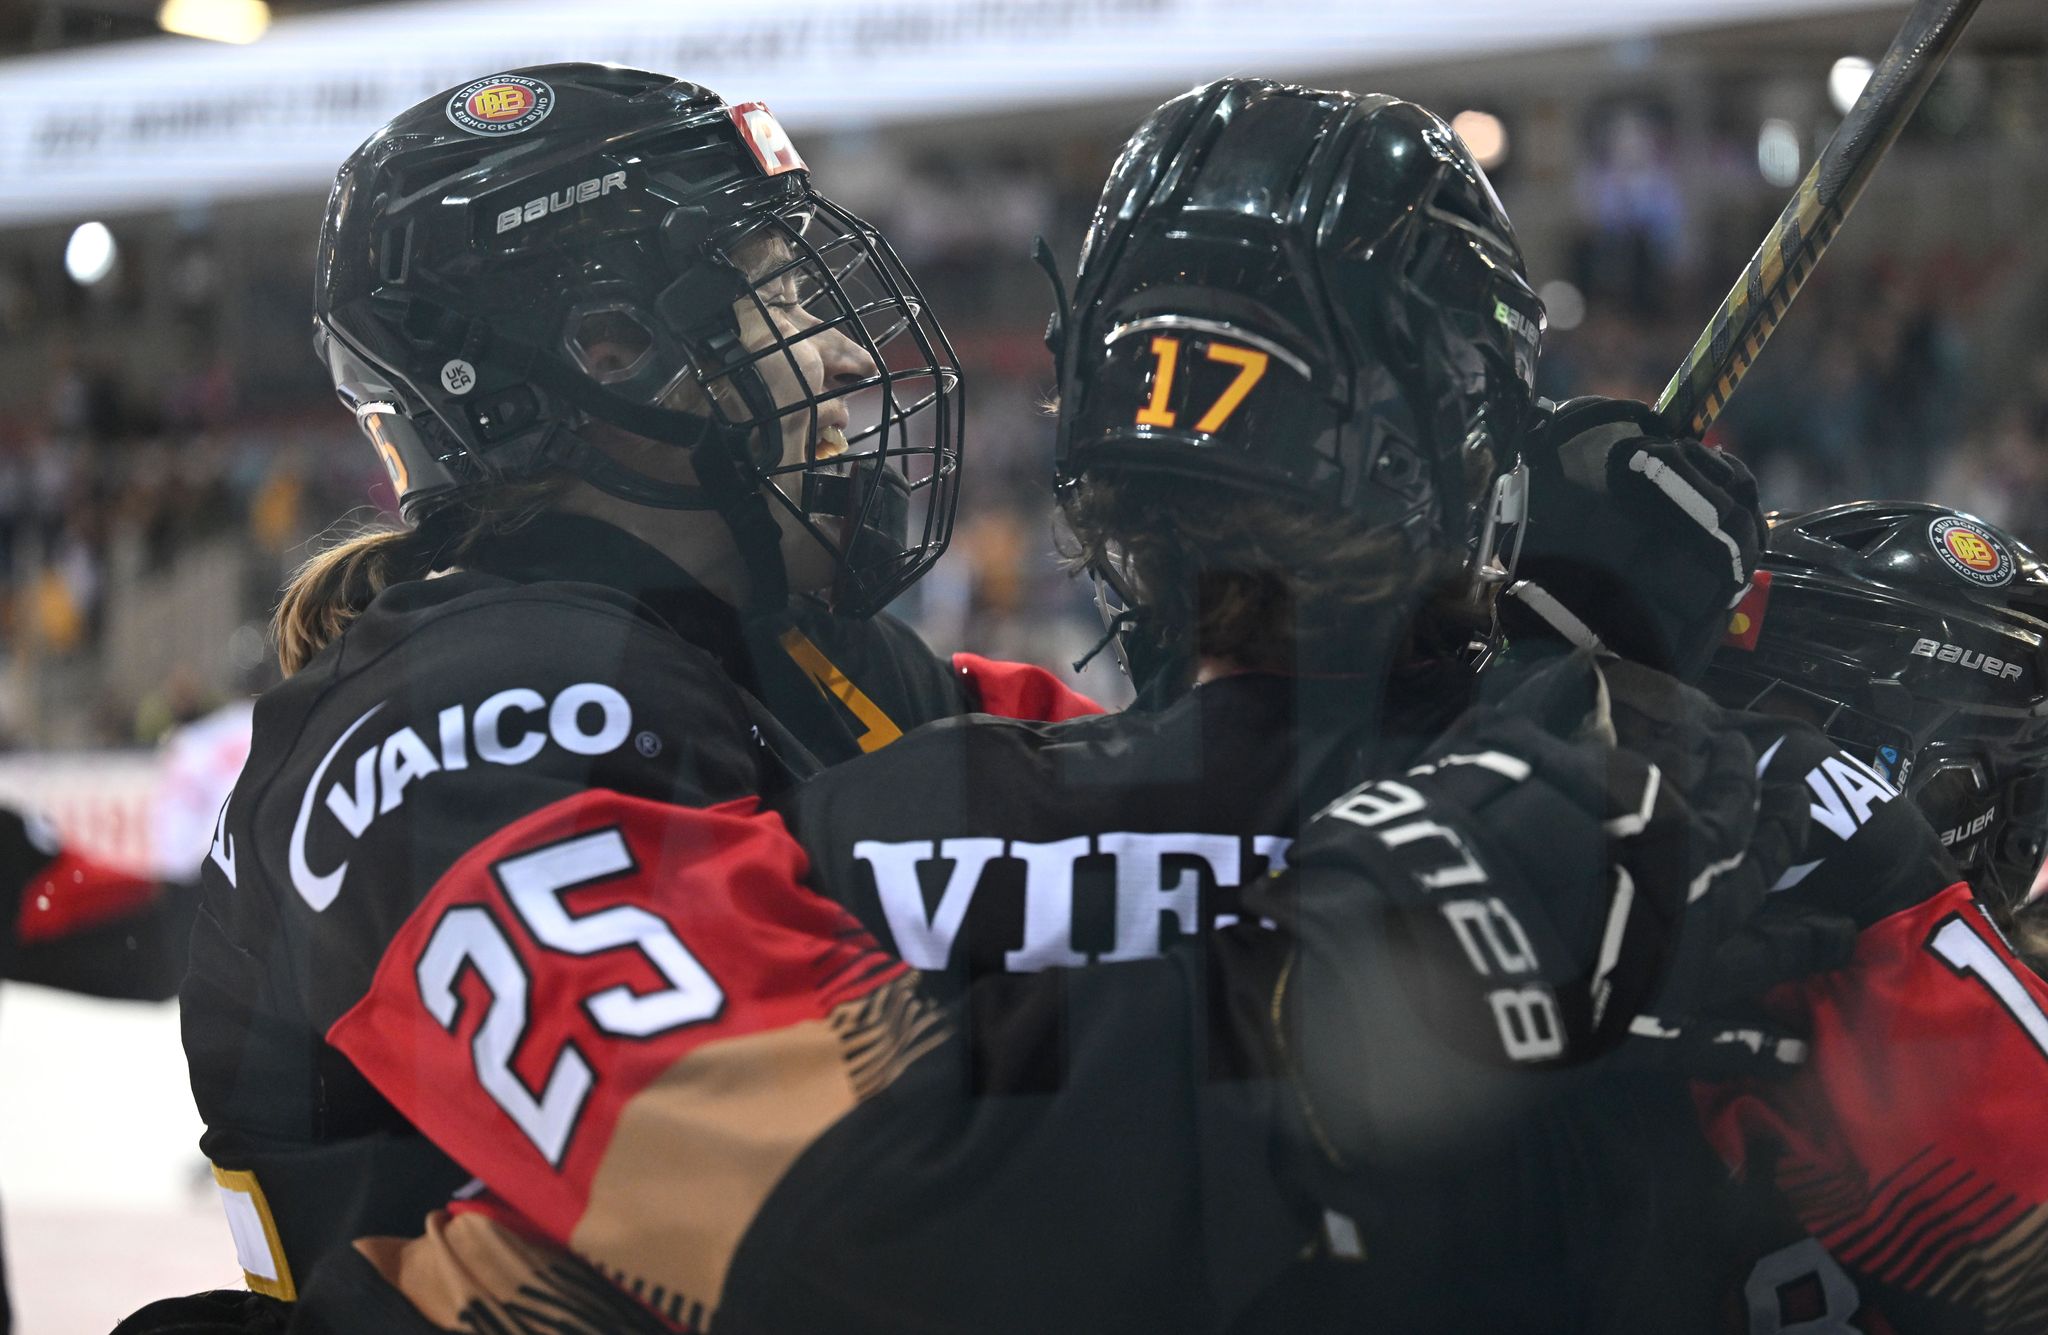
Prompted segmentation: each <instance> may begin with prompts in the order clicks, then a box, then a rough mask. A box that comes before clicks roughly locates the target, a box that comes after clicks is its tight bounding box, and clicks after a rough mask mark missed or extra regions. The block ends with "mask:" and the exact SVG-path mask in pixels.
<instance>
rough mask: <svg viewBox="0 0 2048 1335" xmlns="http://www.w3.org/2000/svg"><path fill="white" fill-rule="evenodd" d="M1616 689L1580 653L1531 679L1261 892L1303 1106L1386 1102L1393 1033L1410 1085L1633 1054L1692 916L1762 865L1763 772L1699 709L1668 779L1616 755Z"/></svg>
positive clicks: (1367, 798) (1676, 715)
mask: <svg viewBox="0 0 2048 1335" xmlns="http://www.w3.org/2000/svg"><path fill="white" fill-rule="evenodd" d="M1611 671H1612V665H1606V666H1603V665H1600V664H1596V662H1595V660H1594V659H1593V657H1592V656H1591V655H1589V654H1585V653H1575V654H1573V655H1571V656H1569V657H1566V658H1563V659H1557V660H1552V661H1550V662H1548V663H1545V664H1543V665H1541V666H1539V667H1538V668H1536V669H1534V670H1533V671H1530V672H1527V673H1526V674H1524V675H1523V676H1522V677H1521V679H1520V680H1519V681H1517V682H1516V683H1515V684H1514V685H1513V687H1512V688H1511V689H1510V690H1508V691H1507V692H1506V694H1505V695H1504V696H1502V697H1501V698H1499V699H1497V700H1494V701H1492V702H1490V703H1488V704H1485V705H1481V706H1478V707H1476V708H1475V709H1473V710H1472V711H1469V712H1468V713H1467V714H1466V715H1465V716H1464V717H1462V718H1461V719H1460V720H1459V721H1458V722H1457V723H1456V724H1454V725H1453V727H1452V728H1451V729H1450V730H1449V731H1448V732H1447V733H1446V734H1445V735H1444V737H1443V738H1442V739H1441V740H1440V741H1439V742H1438V743H1437V744H1435V745H1434V746H1432V747H1431V748H1430V750H1429V751H1428V752H1427V753H1426V754H1425V755H1424V757H1423V759H1422V762H1421V763H1420V764H1418V765H1416V766H1415V767H1413V768H1411V769H1410V770H1408V771H1407V772H1405V773H1403V774H1400V775H1398V776H1393V777H1389V778H1386V779H1380V780H1375V781H1372V782H1368V783H1365V784H1362V785H1360V786H1359V787H1357V788H1355V789H1353V790H1352V791H1351V792H1349V793H1347V794H1346V795H1345V796H1344V797H1343V798H1341V799H1339V800H1338V801H1337V802H1335V803H1333V804H1332V805H1331V806H1330V807H1329V808H1327V809H1326V810H1325V811H1323V812H1322V813H1320V814H1319V815H1317V817H1316V818H1315V819H1314V820H1313V821H1311V822H1310V823H1309V825H1308V826H1307V827H1306V829H1305V830H1304V831H1303V833H1302V837H1301V839H1300V840H1299V841H1298V842H1297V843H1296V844H1295V845H1294V847H1293V849H1292V850H1290V852H1289V861H1290V864H1291V870H1290V871H1289V873H1288V874H1287V875H1286V876H1284V877H1281V878H1278V879H1277V880H1274V881H1271V882H1269V883H1268V884H1266V885H1264V886H1260V887H1256V888H1254V889H1253V890H1251V891H1250V892H1249V893H1248V895H1247V900H1246V907H1247V910H1248V912H1251V913H1257V914H1260V915H1262V916H1265V917H1268V918H1272V919H1273V920H1275V921H1276V922H1277V923H1278V924H1279V925H1280V927H1281V928H1282V930H1283V931H1287V932H1289V933H1291V935H1292V936H1293V938H1294V941H1293V950H1294V956H1293V965H1292V968H1291V970H1290V973H1289V975H1288V981H1287V984H1286V986H1285V987H1284V988H1283V989H1282V996H1281V1002H1282V1006H1281V1019H1282V1023H1283V1025H1284V1026H1285V1028H1286V1032H1284V1033H1283V1034H1282V1036H1281V1041H1282V1045H1283V1046H1284V1047H1287V1048H1288V1050H1290V1051H1291V1052H1293V1053H1295V1054H1296V1056H1297V1058H1298V1059H1299V1060H1298V1061H1297V1064H1296V1074H1297V1075H1298V1077H1299V1078H1300V1079H1301V1080H1302V1083H1303V1088H1304V1091H1305V1093H1306V1095H1307V1097H1308V1101H1309V1102H1310V1103H1311V1104H1312V1105H1313V1104H1316V1103H1318V1102H1320V1103H1323V1104H1325V1105H1327V1106H1328V1107H1329V1108H1331V1109H1346V1108H1352V1109H1355V1108H1359V1107H1369V1106H1371V1105H1372V1104H1373V1103H1374V1102H1375V1100H1378V1099H1380V1098H1381V1096H1382V1095H1383V1093H1384V1088H1383V1087H1384V1083H1385V1074H1384V1073H1385V1072H1386V1071H1387V1070H1389V1069H1390V1068H1389V1066H1388V1065H1387V1064H1386V1063H1385V1062H1383V1061H1381V1060H1360V1058H1361V1056H1362V1055H1363V1054H1365V1053H1366V1052H1367V1051H1368V1049H1372V1048H1374V1047H1376V1046H1377V1045H1380V1044H1383V1043H1384V1042H1385V1041H1386V1040H1385V1038H1384V1035H1385V1034H1386V1033H1388V1032H1393V1031H1394V1030H1406V1031H1410V1032H1412V1033H1413V1034H1415V1035H1417V1036H1418V1037H1417V1041H1416V1047H1417V1049H1418V1052H1419V1053H1420V1055H1419V1056H1417V1055H1415V1054H1404V1058H1403V1060H1401V1061H1400V1062H1398V1063H1396V1065H1398V1066H1399V1067H1402V1068H1404V1069H1406V1070H1409V1071H1412V1070H1414V1069H1415V1068H1416V1067H1418V1066H1420V1065H1423V1064H1426V1063H1427V1062H1428V1061H1429V1060H1431V1057H1432V1054H1442V1053H1443V1052H1445V1051H1446V1050H1447V1049H1448V1050H1451V1051H1455V1052H1456V1053H1458V1054H1460V1056H1459V1059H1460V1061H1464V1062H1470V1061H1473V1060H1476V1061H1477V1062H1479V1063H1481V1064H1483V1065H1488V1066H1491V1067H1494V1068H1500V1067H1513V1068H1527V1067H1546V1066H1559V1065H1567V1064H1572V1063H1576V1062H1579V1061H1584V1060H1586V1059H1588V1058H1591V1057H1593V1056H1596V1055H1598V1054H1599V1053H1601V1052H1603V1051H1605V1050H1607V1049H1608V1048H1610V1047H1612V1046H1614V1045H1615V1044H1617V1043H1618V1042H1620V1040H1621V1039H1622V1038H1623V1037H1624V1036H1625V1034H1626V1033H1627V1030H1628V1026H1629V1022H1630V1020H1631V1019H1632V1018H1633V1017H1634V1016H1635V1014H1636V1013H1637V1012H1638V1011H1639V1010H1640V1009H1642V1008H1643V1007H1644V1006H1646V1005H1647V1004H1648V1003H1649V1001H1650V1000H1651V998H1652V997H1653V996H1654V995H1656V994H1657V992H1658V991H1659V990H1660V988H1661V987H1662V984H1663V980H1664V977H1665V973H1666V970H1667V967H1668V965H1669V964H1670V962H1671V959H1672V957H1673V952H1674V949H1675V944H1676V939H1677V937H1678V935H1679V932H1680V930H1681V927H1682V925H1684V923H1685V920H1686V919H1687V918H1688V917H1690V916H1692V914H1693V907H1694V906H1695V905H1697V904H1700V903H1703V902H1705V901H1708V900H1709V899H1711V897H1712V896H1714V895H1716V894H1718V893H1721V892H1723V891H1724V890H1727V889H1728V886H1727V884H1726V883H1727V882H1729V880H1730V878H1731V877H1732V875H1733V872H1734V869H1735V868H1738V867H1740V866H1742V865H1743V855H1744V854H1745V852H1746V851H1747V850H1748V849H1749V848H1750V846H1751V843H1752V838H1753V835H1754V833H1755V816H1756V811H1757V805H1758V801H1757V795H1758V780H1757V777H1756V757H1755V752H1754V751H1753V749H1752V748H1751V746H1750V745H1749V742H1748V741H1747V739H1745V738H1744V737H1743V736H1742V735H1741V734H1740V733H1739V732H1735V731H1733V730H1730V729H1727V728H1725V727H1721V726H1720V719H1719V713H1720V711H1719V710H1718V709H1717V708H1715V707H1713V706H1712V705H1711V702H1707V701H1706V700H1705V697H1703V696H1699V695H1698V694H1697V693H1696V692H1690V691H1685V692H1683V696H1682V698H1679V699H1677V700H1675V702H1672V703H1667V704H1665V705H1663V706H1662V707H1661V712H1660V713H1659V715H1658V718H1657V721H1656V728H1657V732H1656V735H1655V736H1654V737H1653V738H1651V739H1650V740H1651V743H1652V749H1653V750H1654V751H1656V753H1657V754H1659V755H1661V756H1663V757H1665V759H1664V760H1663V761H1662V762H1658V761H1653V760H1651V759H1648V758H1646V756H1645V755H1644V754H1643V753H1641V752H1638V751H1636V750H1632V749H1629V748H1628V747H1625V746H1619V745H1617V744H1616V727H1617V722H1618V721H1619V722H1620V723H1622V724H1624V725H1626V726H1628V727H1629V728H1630V729H1631V730H1632V731H1639V732H1643V733H1645V734H1647V733H1648V731H1649V729H1648V726H1647V725H1640V726H1639V724H1638V721H1637V716H1638V715H1641V714H1644V713H1646V712H1648V711H1649V709H1650V708H1651V706H1650V704H1648V703H1646V700H1647V695H1648V692H1647V688H1645V687H1644V686H1643V685H1642V684H1641V682H1639V681H1637V680H1635V679H1633V678H1631V679H1629V680H1628V681H1627V692H1626V694H1625V696H1624V698H1623V700H1622V703H1621V714H1620V715H1617V712H1616V695H1615V693H1614V691H1613V690H1612V689H1611V688H1610V682H1609V676H1610V674H1611ZM1630 671H1631V672H1637V673H1640V672H1641V671H1642V670H1641V669H1631V670H1630ZM1670 685H1671V687H1672V689H1673V690H1674V691H1680V690H1682V688H1679V687H1677V685H1676V683H1670ZM1696 705H1697V706H1704V707H1701V708H1695V709H1694V710H1693V712H1691V713H1688V712H1687V707H1691V706H1696ZM1665 765H1669V766H1670V770H1669V772H1668V773H1667V771H1666V769H1665V768H1664V767H1663V766H1665ZM1761 874H1762V873H1761V872H1760V873H1759V875H1761ZM1761 893H1762V891H1761V887H1760V886H1757V887H1755V894H1754V896H1753V897H1752V903H1753V898H1760V897H1761ZM1388 980H1393V982H1392V983H1391V984H1390V983H1389V981H1388ZM1395 1012H1398V1013H1400V1014H1401V1015H1405V1016H1408V1017H1415V1016H1418V1015H1419V1017H1420V1021H1421V1023H1420V1025H1415V1024H1406V1025H1403V1024H1402V1022H1401V1021H1400V1020H1399V1019H1389V1018H1388V1017H1389V1015H1390V1014H1392V1013H1395ZM1375 1081H1377V1082H1379V1084H1380V1086H1381V1087H1380V1088H1367V1087H1365V1086H1366V1085H1370V1084H1372V1083H1373V1082H1375ZM1418 1097H1422V1096H1420V1095H1418ZM1332 1120H1337V1121H1341V1120H1343V1119H1342V1117H1341V1115H1340V1114H1336V1113H1333V1114H1332Z"/></svg>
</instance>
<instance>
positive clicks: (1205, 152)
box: [1050, 79, 1544, 565]
mask: <svg viewBox="0 0 2048 1335" xmlns="http://www.w3.org/2000/svg"><path fill="white" fill-rule="evenodd" d="M1543 324H1544V315H1543V305H1542V303H1541V302H1540V301H1539V300H1538V299H1537V297H1536V294H1535V293H1534V292H1533V291H1531V290H1530V287H1529V283H1528V281H1527V279H1526V277H1525V275H1524V273H1523V266H1522V257H1521V251H1520V249H1519V247H1518V245H1517V243H1516V240H1515V234H1514V229H1513V228H1512V226H1511V225H1510V224H1509V222H1508V218H1507V215H1506V213H1505V212H1504V211H1503V210H1502V208H1501V205H1500V201H1499V200H1498V199H1497V198H1496V197H1495V195H1494V193H1493V187H1492V186H1491V185H1490V184H1488V182H1487V179H1486V175H1485V173H1484V172H1482V171H1481V170H1480V168H1479V165H1478V164H1477V163H1476V162H1474V161H1473V159H1472V155H1471V153H1470V152H1469V151H1468V150H1467V149H1466V148H1465V146H1464V144H1463V143H1462V142H1461V141H1460V140H1459V139H1458V137H1457V135H1455V134H1454V133H1452V131H1451V129H1450V127H1449V126H1447V125H1446V124H1444V122H1443V121H1442V120H1440V119H1438V118H1437V117H1436V116H1434V115H1432V114H1431V113H1429V112H1428V111H1425V110H1424V109H1423V108H1421V107H1419V106H1416V105H1415V104H1413V103H1410V102H1404V101H1401V100H1399V99H1396V98H1392V97H1386V96H1381V95H1367V96H1359V95H1356V94H1352V93H1345V92H1327V91H1321V90H1316V89H1308V88H1296V87H1290V86H1286V85H1282V84H1276V83H1271V82H1268V81H1265V80H1261V79H1224V80H1219V81H1218V82H1215V83H1212V84H1209V85H1207V86H1205V87H1201V88H1197V89H1195V90H1193V91H1191V92H1189V93H1186V94H1184V95H1182V96H1180V97H1177V98H1175V99H1173V100H1172V101H1170V102H1168V103H1166V104H1165V105H1164V106H1162V107H1160V108H1159V109H1158V110H1157V111H1155V112H1154V113H1153V114H1152V115H1151V116H1150V117H1149V118H1148V119H1147V120H1146V121H1145V123H1144V124H1143V125H1142V126H1141V127H1140V128H1139V129H1138V131H1137V133H1136V134H1134V135H1133V136H1132V137H1131V139H1130V141H1129V142H1128V143H1127V144H1126V145H1125V146H1124V149H1123V153H1122V156H1121V157H1120V158H1119V159H1118V161H1117V163H1116V165H1115V167H1114V168H1113V169H1112V171H1111V173H1110V177H1109V181H1108V183H1107V185H1105V186H1104V188H1103V192H1102V199H1101V202H1100V203H1099V204H1098V205H1097V207H1096V211H1095V216H1094V221H1093V223H1092V225H1091V226H1090V228H1089V232H1088V236H1087V240H1086V242H1085V244H1084V245H1083V247H1082V251H1081V263H1080V270H1079V273H1078V274H1077V276H1076V280H1075V292H1074V301H1073V306H1072V310H1071V312H1069V313H1065V314H1064V315H1063V316H1060V317H1056V318H1055V324H1054V329H1053V331H1052V334H1051V336H1050V337H1051V341H1052V342H1053V343H1054V345H1055V353H1056V355H1057V357H1058V366H1059V395H1060V415H1059V426H1058V435H1057V446H1056V449H1057V469H1058V479H1059V482H1060V484H1061V485H1062V487H1063V488H1064V489H1068V490H1071V488H1072V487H1073V484H1075V483H1076V482H1077V481H1078V480H1079V479H1080V478H1081V476H1082V475H1083V474H1084V473H1086V472H1087V471H1088V470H1089V469H1091V468H1096V467H1105V466H1108V467H1114V468H1116V469H1118V470H1120V471H1126V472H1133V471H1140V472H1142V471H1151V472H1154V473H1160V474H1170V475H1180V476H1186V477H1193V478H1197V479H1202V480H1206V481H1212V482H1215V483H1217V484H1219V485H1222V486H1227V487H1242V488H1252V489H1258V490H1264V491H1269V492H1278V493H1281V494H1283V495H1287V496H1291V497H1296V498H1299V499H1301V500H1303V501H1305V502H1308V503H1310V504H1313V505H1319V506H1328V507H1333V508H1336V509H1339V510H1342V511H1344V512H1348V513H1350V514H1352V515H1355V516H1357V517H1358V518H1359V519H1360V520H1361V521H1363V523H1364V524H1365V525H1366V526H1367V527H1369V528H1373V529H1385V530H1392V531H1397V532H1400V533H1403V534H1405V535H1406V536H1407V538H1408V541H1409V544H1410V548H1411V550H1413V551H1414V552H1417V553H1423V552H1447V553H1453V554H1459V553H1464V552H1466V551H1468V550H1473V549H1475V548H1478V547H1484V546H1485V545H1487V543H1486V538H1485V535H1486V534H1487V533H1488V532H1490V531H1491V529H1492V527H1493V524H1492V520H1493V518H1494V507H1490V506H1488V505H1487V504H1486V503H1485V502H1484V501H1483V500H1482V501H1481V502H1480V503H1476V504H1475V502H1474V500H1473V493H1472V490H1471V488H1470V485H1469V483H1468V477H1469V476H1470V475H1471V473H1472V472H1473V471H1475V467H1476V469H1477V470H1478V471H1482V472H1484V473H1485V474H1486V475H1487V476H1489V477H1491V478H1494V479H1495V480H1496V482H1498V481H1499V480H1501V479H1503V478H1504V477H1506V475H1507V474H1508V473H1509V471H1510V469H1511V468H1512V466H1513V464H1514V461H1515V459H1516V441H1517V439H1518V437H1519V435H1520V432H1521V430H1522V428H1523V425H1524V421H1525V418H1526V416H1527V414H1528V412H1529V409H1530V406H1531V404H1532V402H1533V399H1534V391H1533V382H1534V375H1535V367H1536V355H1537V351H1538V347H1539V344H1540V342H1541V339H1542V331H1543ZM1489 494H1490V493H1489ZM1490 556H1491V553H1490V552H1485V551H1479V552H1476V553H1475V565H1476V564H1477V563H1480V562H1484V561H1486V560H1487V559H1489V557H1490Z"/></svg>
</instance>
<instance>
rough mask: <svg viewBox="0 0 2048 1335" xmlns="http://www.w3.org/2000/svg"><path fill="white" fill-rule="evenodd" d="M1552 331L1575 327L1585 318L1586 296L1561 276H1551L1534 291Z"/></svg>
mask: <svg viewBox="0 0 2048 1335" xmlns="http://www.w3.org/2000/svg"><path fill="white" fill-rule="evenodd" d="M1536 295H1537V297H1538V298H1540V299H1541V300H1542V302H1543V312H1544V314H1545V315H1547V316H1548V317H1549V325H1550V328H1551V329H1552V330H1553V331H1559V332H1561V331H1563V330H1567V329H1577V328H1578V327H1579V326H1580V325H1581V324H1582V323H1584V322H1585V319H1586V297H1585V294H1584V293H1582V292H1580V291H1579V289H1578V288H1577V287H1575V286H1573V285H1572V284H1570V283H1568V282H1566V281H1565V280H1564V279H1562V278H1553V279H1551V280H1550V281H1549V282H1547V283H1545V284H1544V285H1543V286H1542V287H1541V288H1539V289H1538V290H1537V292H1536Z"/></svg>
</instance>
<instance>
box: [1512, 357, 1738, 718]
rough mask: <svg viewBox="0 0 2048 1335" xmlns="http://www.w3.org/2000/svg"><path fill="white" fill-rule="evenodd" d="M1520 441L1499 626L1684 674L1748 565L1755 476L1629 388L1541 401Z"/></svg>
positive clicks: (1722, 617)
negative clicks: (1665, 421) (1681, 433)
mask: <svg viewBox="0 0 2048 1335" xmlns="http://www.w3.org/2000/svg"><path fill="white" fill-rule="evenodd" d="M1523 454H1524V457H1525V458H1526V460H1527V461H1528V469H1529V483H1528V486H1529V497H1528V502H1529V509H1528V524H1527V529H1526V532H1525V534H1524V536H1523V540H1522V548H1521V557H1520V560H1519V561H1518V562H1517V563H1516V566H1515V578H1516V581H1517V582H1516V583H1515V584H1514V585H1511V586H1510V587H1509V589H1508V590H1507V592H1506V593H1505V594H1503V596H1502V598H1501V603H1500V614H1501V620H1502V622H1503V623H1504V624H1505V625H1506V626H1507V628H1508V631H1509V634H1510V637H1511V638H1512V637H1515V636H1522V637H1536V638H1561V639H1563V640H1565V641H1567V642H1569V643H1571V644H1574V645H1577V646H1579V647H1582V648H1595V647H1603V646H1604V647H1605V648H1606V649H1607V650H1608V651H1610V652H1612V653H1615V654H1618V655H1620V656H1621V657H1623V658H1628V659H1632V660H1634V661H1636V662H1639V663H1644V664H1647V665H1649V666H1650V667H1654V668H1660V669H1662V670H1664V671H1666V672H1671V673H1674V674H1676V675H1677V676H1679V677H1681V678H1685V679H1688V680H1690V679H1692V678H1693V677H1695V676H1696V675H1697V674H1698V672H1699V670H1700V669H1701V668H1703V667H1704V666H1705V664H1706V660H1707V658H1708V656H1709V655H1711V654H1712V652H1713V649H1714V645H1715V644H1716V643H1717V642H1718V641H1719V640H1720V638H1721V635H1722V633H1723V632H1724V630H1725V629H1726V627H1727V620H1728V609H1729V608H1730V607H1731V606H1733V605H1734V603H1735V601H1736V600H1737V599H1738V598H1740V597H1741V595H1742V591H1743V589H1745V588H1746V587H1747V586H1748V583H1749V578H1750V576H1751V575H1752V574H1753V573H1755V570H1756V562H1757V554H1758V551H1759V548H1760V545H1761V543H1762V541H1763V535H1764V519H1763V511H1762V509H1761V508H1760V507H1759V505H1758V503H1757V492H1756V479H1754V478H1753V477H1751V476H1750V473H1749V470H1748V469H1747V468H1745V467H1744V466H1743V465H1742V462H1741V461H1740V460H1738V459H1735V458H1734V457H1732V456H1730V455H1728V454H1725V453H1723V452H1722V451H1720V450H1712V449H1708V448H1707V447H1706V446H1704V445H1702V444H1700V443H1699V442H1698V441H1694V440H1683V439H1673V438H1672V437H1671V436H1670V435H1668V434H1667V433H1666V431H1665V429H1664V428H1663V426H1662V425H1661V424H1660V423H1659V422H1658V420H1657V417H1656V414H1655V413H1654V412H1653V411H1652V410H1651V409H1650V407H1649V406H1648V405H1647V404H1642V403H1637V402H1635V401H1634V400H1630V399H1607V398H1599V397H1592V396H1588V397H1583V398H1576V399H1570V400H1567V401H1566V402H1564V403H1562V404H1558V405H1555V406H1548V407H1547V408H1546V409H1545V410H1544V411H1543V412H1542V413H1541V415H1540V417H1539V421H1538V424H1537V425H1536V426H1535V427H1534V428H1533V429H1532V430H1531V432H1530V434H1529V437H1528V439H1527V440H1526V441H1525V442H1524V447H1523Z"/></svg>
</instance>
